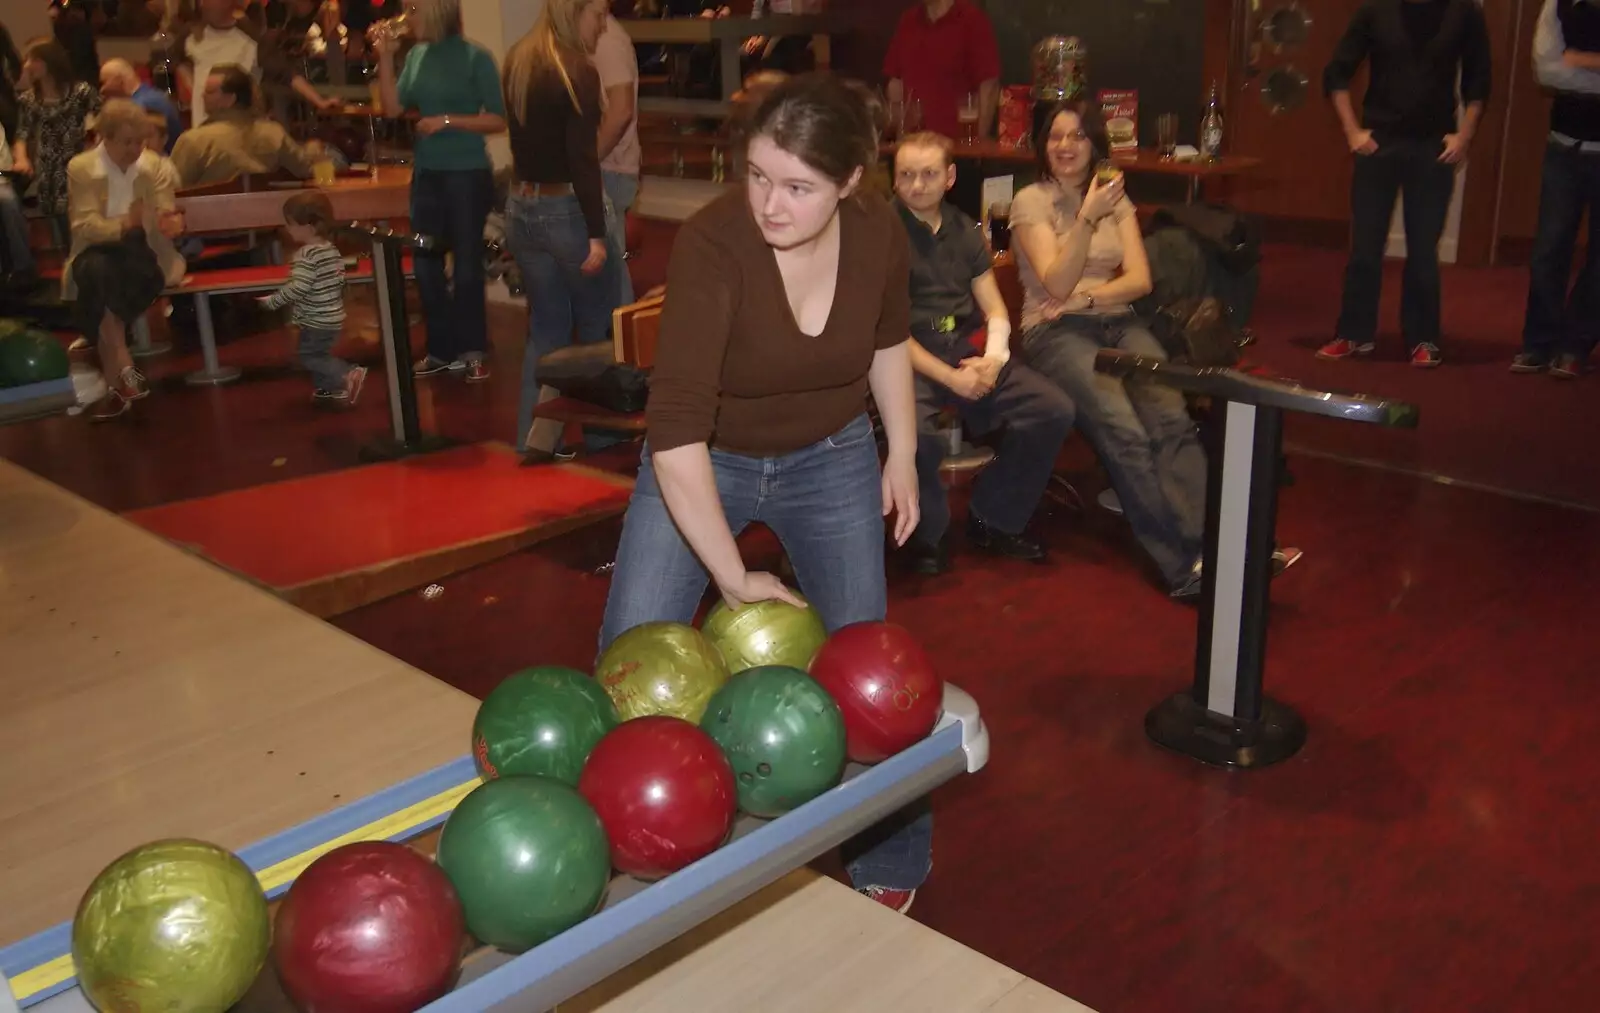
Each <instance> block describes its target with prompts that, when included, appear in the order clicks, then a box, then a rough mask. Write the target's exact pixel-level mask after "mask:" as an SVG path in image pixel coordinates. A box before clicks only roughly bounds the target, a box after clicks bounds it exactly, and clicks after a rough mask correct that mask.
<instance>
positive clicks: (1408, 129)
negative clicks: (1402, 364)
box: [1317, 0, 1489, 368]
mask: <svg viewBox="0 0 1600 1013" xmlns="http://www.w3.org/2000/svg"><path fill="white" fill-rule="evenodd" d="M1363 62H1366V63H1367V64H1368V66H1369V70H1370V80H1369V83H1368V85H1367V94H1366V99H1365V101H1364V102H1363V103H1362V111H1361V112H1362V115H1361V119H1360V120H1357V119H1356V114H1355V109H1354V107H1353V106H1352V105H1351V102H1350V81H1351V79H1352V78H1353V77H1355V74H1356V70H1357V69H1358V68H1359V67H1360V66H1361V64H1362V63H1363ZM1458 76H1459V80H1460V99H1459V103H1460V104H1461V105H1464V106H1465V107H1466V108H1465V111H1463V112H1462V113H1461V114H1460V117H1459V120H1458V118H1457V106H1458V100H1457V84H1456V83H1457V79H1458ZM1322 87H1323V90H1324V91H1325V92H1326V93H1327V94H1328V97H1329V98H1330V99H1332V101H1333V107H1334V109H1335V110H1336V111H1337V112H1338V114H1339V122H1340V123H1341V124H1342V125H1343V127H1344V133H1345V137H1346V139H1347V140H1348V141H1349V144H1350V151H1351V152H1352V153H1353V154H1354V155H1355V160H1356V161H1355V174H1354V176H1353V178H1352V179H1351V181H1350V232H1351V237H1350V261H1349V264H1348V266H1346V268H1345V275H1344V304H1343V306H1342V308H1341V309H1340V312H1339V323H1338V326H1337V328H1336V330H1335V333H1334V340H1332V341H1330V342H1328V343H1327V344H1326V345H1323V346H1322V349H1321V350H1320V351H1318V352H1317V356H1318V358H1323V359H1345V358H1349V357H1350V356H1352V355H1368V354H1371V352H1372V351H1373V349H1374V348H1375V347H1376V341H1377V331H1378V295H1379V292H1380V290H1381V288H1382V284H1383V251H1384V247H1385V245H1387V242H1388V238H1389V220H1390V218H1391V217H1392V216H1393V215H1394V202H1395V197H1396V196H1397V195H1400V196H1403V198H1404V219H1405V232H1406V267H1405V275H1404V281H1403V283H1402V286H1403V287H1402V289H1401V293H1400V328H1401V332H1402V333H1403V334H1404V336H1405V340H1406V346H1407V348H1408V349H1409V350H1410V358H1411V364H1412V365H1413V366H1418V367H1422V368H1429V367H1433V366H1437V365H1439V363H1440V362H1441V361H1442V359H1441V357H1440V352H1439V236H1440V235H1441V234H1442V233H1443V232H1444V222H1445V216H1446V215H1447V214H1448V213H1449V210H1450V196H1451V194H1452V192H1453V191H1454V189H1455V171H1456V167H1457V166H1458V165H1459V164H1460V163H1461V162H1462V160H1463V159H1465V158H1466V155H1467V148H1468V147H1469V146H1470V145H1471V144H1472V135H1473V133H1474V132H1476V130H1477V128H1478V120H1479V119H1480V118H1481V117H1482V116H1483V107H1484V103H1486V102H1487V101H1488V100H1489V30H1488V27H1487V26H1486V25H1485V23H1484V18H1483V9H1482V8H1481V7H1480V6H1479V4H1478V0H1366V2H1365V3H1363V4H1362V5H1361V7H1360V8H1359V9H1357V11H1356V13H1355V17H1354V18H1352V19H1351V21H1350V26H1349V28H1348V29H1346V30H1345V33H1344V37H1343V38H1342V39H1340V40H1339V46H1338V48H1337V49H1336V50H1335V51H1334V54H1333V59H1332V60H1331V61H1330V62H1329V63H1328V67H1327V69H1326V70H1325V71H1324V72H1323V75H1322Z"/></svg>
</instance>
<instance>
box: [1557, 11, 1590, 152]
mask: <svg viewBox="0 0 1600 1013" xmlns="http://www.w3.org/2000/svg"><path fill="white" fill-rule="evenodd" d="M1556 19H1557V20H1558V21H1560V22H1561V38H1562V40H1563V41H1564V42H1565V43H1566V46H1567V48H1568V49H1571V50H1575V51H1576V52H1580V53H1600V6H1596V5H1595V4H1592V3H1580V2H1579V0H1557V3H1556ZM1550 129H1551V130H1554V131H1555V132H1556V133H1559V134H1566V135H1567V136H1568V137H1571V138H1574V139H1575V140H1579V141H1600V96H1596V95H1575V94H1572V93H1570V92H1557V93H1556V97H1555V101H1553V102H1551V103H1550Z"/></svg>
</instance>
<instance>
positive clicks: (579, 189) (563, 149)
mask: <svg viewBox="0 0 1600 1013" xmlns="http://www.w3.org/2000/svg"><path fill="white" fill-rule="evenodd" d="M568 73H569V74H570V75H571V76H572V88H573V91H575V92H577V95H578V105H579V106H580V107H581V110H582V111H581V112H580V111H579V110H578V109H574V108H573V107H572V97H571V96H570V95H568V94H567V86H566V85H565V84H563V83H562V81H561V75H559V74H557V73H555V72H554V71H549V70H546V71H540V72H536V73H535V74H534V76H533V80H532V81H531V82H529V84H528V104H527V110H526V115H527V119H526V121H523V120H519V119H518V118H517V101H516V99H515V98H514V97H513V96H511V95H509V94H508V95H506V124H507V126H508V127H509V132H510V135H511V162H512V169H513V172H515V174H516V178H517V179H518V180H519V181H520V182H524V183H571V184H572V192H573V193H574V194H575V195H577V198H578V206H579V207H581V208H583V220H584V222H585V224H587V225H588V226H589V238H590V239H604V238H605V236H606V210H605V189H604V186H603V185H602V183H601V181H600V149H599V135H600V75H599V74H598V73H596V72H595V69H594V67H593V65H591V64H590V63H589V62H588V61H584V62H583V63H582V64H581V65H579V66H577V67H571V68H568Z"/></svg>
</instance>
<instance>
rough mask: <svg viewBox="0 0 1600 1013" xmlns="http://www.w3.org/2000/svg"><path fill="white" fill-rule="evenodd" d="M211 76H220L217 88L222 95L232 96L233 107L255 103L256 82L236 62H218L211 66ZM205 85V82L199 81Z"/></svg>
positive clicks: (249, 105) (246, 107)
mask: <svg viewBox="0 0 1600 1013" xmlns="http://www.w3.org/2000/svg"><path fill="white" fill-rule="evenodd" d="M211 76H212V77H220V78H222V81H221V82H220V83H219V84H218V88H219V89H220V90H221V91H222V94H224V95H232V96H233V107H234V108H235V109H249V108H250V107H251V106H253V105H254V104H255V96H256V82H255V79H254V78H252V77H251V76H250V72H249V71H248V70H245V69H244V68H243V67H241V66H239V65H238V64H237V63H219V64H217V65H216V66H215V67H212V68H211ZM200 86H201V87H202V88H203V87H205V82H204V81H202V82H200Z"/></svg>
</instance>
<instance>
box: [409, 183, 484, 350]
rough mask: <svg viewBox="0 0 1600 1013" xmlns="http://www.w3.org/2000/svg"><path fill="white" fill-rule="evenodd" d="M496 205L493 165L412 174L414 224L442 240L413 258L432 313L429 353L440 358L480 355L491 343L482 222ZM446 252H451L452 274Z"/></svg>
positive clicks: (425, 310) (428, 315)
mask: <svg viewBox="0 0 1600 1013" xmlns="http://www.w3.org/2000/svg"><path fill="white" fill-rule="evenodd" d="M493 206H494V175H493V173H491V172H490V171H489V170H488V169H448V170H445V169H417V170H416V171H415V172H413V173H412V174H411V227H412V228H413V229H415V230H416V231H417V232H420V233H422V234H423V235H427V236H433V237H434V238H435V239H437V240H438V241H439V242H440V244H441V245H440V248H439V249H437V250H435V251H433V252H431V253H423V252H422V251H420V250H419V251H418V252H417V253H416V254H415V255H414V256H413V258H412V260H413V262H414V263H415V264H416V271H417V289H418V291H419V292H420V293H421V294H422V313H423V316H424V317H426V318H427V328H428V354H429V355H430V356H432V357H433V358H435V359H437V360H439V361H440V362H455V361H457V360H462V361H466V362H471V361H474V360H481V359H482V358H483V357H484V353H485V351H486V350H487V349H488V347H489V321H488V315H487V313H486V311H485V309H484V306H485V301H484V285H485V278H486V272H485V270H484V266H483V226H484V223H485V222H487V221H488V220H489V209H490V208H491V207H493ZM446 253H449V254H451V260H450V271H449V272H448V273H447V272H446V271H445V264H444V258H445V254H446Z"/></svg>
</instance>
